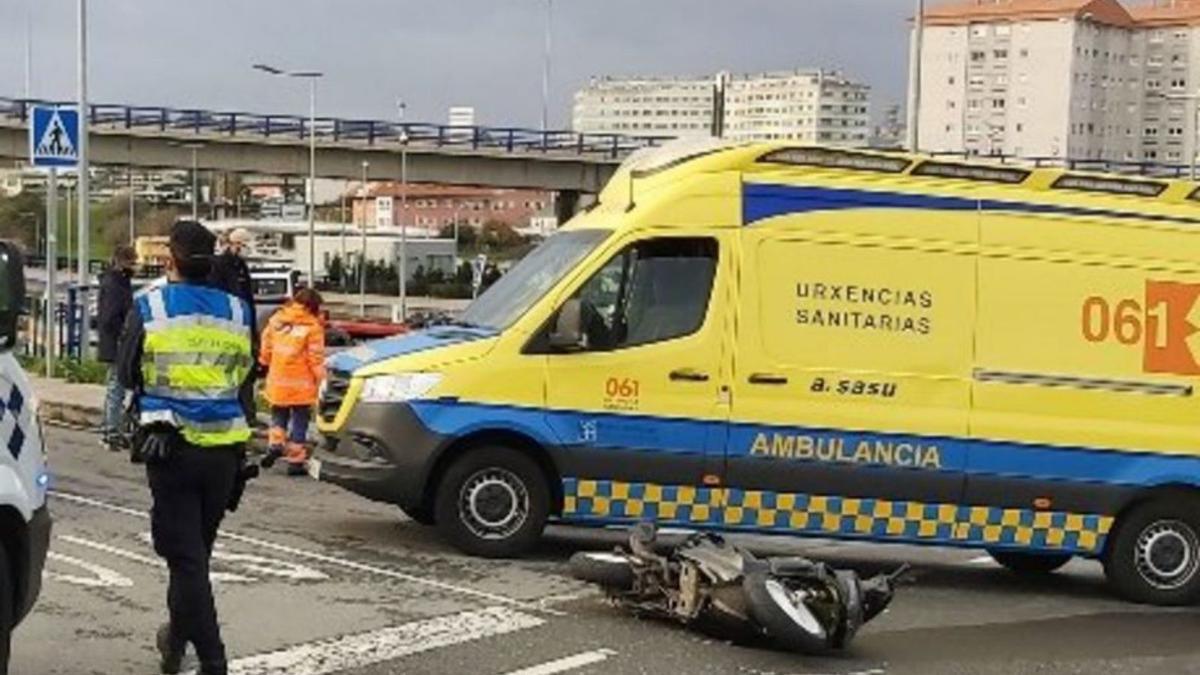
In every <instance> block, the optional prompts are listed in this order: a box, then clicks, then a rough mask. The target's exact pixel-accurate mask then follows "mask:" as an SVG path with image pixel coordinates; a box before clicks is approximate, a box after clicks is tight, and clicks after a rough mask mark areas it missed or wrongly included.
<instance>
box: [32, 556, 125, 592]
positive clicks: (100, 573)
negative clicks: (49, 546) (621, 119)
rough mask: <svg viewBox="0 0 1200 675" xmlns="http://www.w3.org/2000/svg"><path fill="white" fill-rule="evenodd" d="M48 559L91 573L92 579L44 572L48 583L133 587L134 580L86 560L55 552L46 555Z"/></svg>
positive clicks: (99, 586)
mask: <svg viewBox="0 0 1200 675" xmlns="http://www.w3.org/2000/svg"><path fill="white" fill-rule="evenodd" d="M46 559H47V560H52V561H54V562H60V563H66V564H68V565H74V566H76V567H78V568H81V569H83V570H85V571H87V572H91V573H92V576H90V577H81V576H77V575H74V574H63V573H61V572H55V571H54V570H51V569H48V568H47V569H45V570H43V571H42V578H43V579H46V580H47V581H61V582H63V583H65V584H74V585H75V586H83V587H85V588H130V587H131V586H133V579H130V578H129V577H127V576H125V575H123V574H121V573H120V572H117V571H116V570H110V569H108V568H107V567H104V566H101V565H97V564H95V563H90V562H88V561H86V560H80V559H79V558H73V557H71V556H69V555H63V554H62V553H57V552H55V551H49V552H47V553H46Z"/></svg>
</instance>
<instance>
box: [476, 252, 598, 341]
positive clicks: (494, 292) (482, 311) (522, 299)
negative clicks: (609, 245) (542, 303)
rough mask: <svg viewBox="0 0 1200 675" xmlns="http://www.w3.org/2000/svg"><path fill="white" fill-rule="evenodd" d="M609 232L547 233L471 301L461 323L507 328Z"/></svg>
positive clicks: (482, 326)
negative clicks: (541, 242) (543, 238)
mask: <svg viewBox="0 0 1200 675" xmlns="http://www.w3.org/2000/svg"><path fill="white" fill-rule="evenodd" d="M610 234H611V232H610V231H609V230H573V231H570V232H560V233H559V234H556V235H554V236H552V237H550V238H549V239H547V240H546V242H545V243H544V244H542V245H541V246H539V247H537V248H536V249H534V250H533V252H531V253H530V254H529V255H527V256H525V258H524V259H522V260H521V262H519V263H517V264H516V265H515V266H513V268H512V269H511V270H509V271H508V273H507V274H505V275H504V276H502V277H500V280H499V281H497V282H496V283H495V284H493V285H492V287H491V288H489V289H488V290H487V291H486V292H484V294H483V295H481V296H479V299H477V300H476V301H475V302H473V303H471V306H470V307H468V308H467V311H466V312H464V313H463V315H462V317H461V319H460V323H463V324H466V325H471V326H478V327H480V328H488V329H492V330H496V331H501V330H504V329H505V328H508V327H509V326H511V325H512V324H513V323H514V322H515V321H516V320H517V319H519V318H521V315H522V314H524V313H525V312H526V311H528V309H529V308H530V307H532V306H533V304H534V303H535V302H537V301H538V300H539V299H540V298H541V297H542V296H543V295H545V294H546V292H547V291H549V290H550V289H551V288H553V287H554V285H555V284H557V283H558V282H559V280H561V279H562V278H563V276H565V275H566V274H567V272H569V271H571V269H573V268H574V267H575V266H576V265H578V264H579V261H581V260H583V259H584V257H585V256H587V254H588V253H591V252H592V250H594V249H595V248H596V246H597V245H599V244H600V242H602V241H604V240H605V239H606V238H608V236H609V235H610Z"/></svg>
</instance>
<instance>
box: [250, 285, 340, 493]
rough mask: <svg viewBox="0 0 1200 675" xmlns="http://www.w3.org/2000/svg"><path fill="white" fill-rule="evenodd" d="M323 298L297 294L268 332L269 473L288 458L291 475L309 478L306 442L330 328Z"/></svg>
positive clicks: (262, 357)
mask: <svg viewBox="0 0 1200 675" xmlns="http://www.w3.org/2000/svg"><path fill="white" fill-rule="evenodd" d="M320 316H321V295H320V294H319V293H317V292H316V291H315V290H313V289H311V288H302V289H300V290H298V291H296V294H295V295H294V296H293V297H292V299H291V301H290V302H288V303H287V304H286V305H284V306H283V307H282V308H280V309H279V311H277V312H275V314H274V315H273V316H271V319H270V321H268V322H267V326H266V328H265V329H263V332H262V344H261V348H260V349H259V353H258V360H259V363H261V364H262V365H263V367H265V368H266V369H267V384H266V390H265V392H264V393H265V394H266V397H267V402H268V403H270V404H271V430H270V432H269V434H268V437H267V441H268V444H269V447H268V450H267V457H266V458H265V459H264V460H263V462H262V465H263V466H264V467H270V466H272V465H273V464H274V463H275V461H276V460H277V459H279V458H280V457H283V458H284V459H286V461H287V465H288V475H300V474H303V473H304V472H305V467H304V465H305V462H306V461H307V459H308V451H307V449H306V447H305V439H306V438H307V435H308V424H309V421H310V420H311V419H312V410H313V406H314V405H315V404H316V402H317V390H318V389H319V388H320V385H321V379H322V378H323V377H324V376H325V327H324V325H323V324H322V323H321V318H320Z"/></svg>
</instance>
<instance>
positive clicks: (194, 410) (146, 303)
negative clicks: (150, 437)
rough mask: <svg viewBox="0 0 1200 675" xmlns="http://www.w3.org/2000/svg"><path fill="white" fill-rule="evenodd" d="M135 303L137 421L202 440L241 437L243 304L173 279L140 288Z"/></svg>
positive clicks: (245, 432) (244, 433)
mask: <svg viewBox="0 0 1200 675" xmlns="http://www.w3.org/2000/svg"><path fill="white" fill-rule="evenodd" d="M136 307H137V311H138V312H139V313H140V314H141V317H142V322H143V324H144V325H145V328H146V337H145V341H144V343H143V355H142V383H143V392H142V395H141V397H140V399H139V404H140V408H141V416H140V422H141V424H142V425H147V424H152V423H155V422H166V423H167V424H170V425H171V426H173V427H175V428H177V429H178V430H179V432H180V434H181V435H182V436H183V438H184V440H186V441H187V442H188V443H191V444H192V445H198V446H202V447H214V446H222V445H232V444H235V443H244V442H246V441H248V440H249V439H250V426H249V425H248V424H247V423H246V418H245V413H244V412H243V410H242V405H241V402H240V400H239V399H238V388H239V386H240V385H241V383H242V382H243V381H244V380H245V378H246V375H247V374H248V373H249V371H250V368H251V366H252V365H253V360H252V357H251V352H250V342H251V339H252V337H251V330H252V329H251V322H250V321H251V317H250V306H249V305H248V304H247V303H246V302H245V301H244V300H242V299H241V298H237V297H235V296H232V295H230V294H228V293H225V292H223V291H219V290H216V289H213V288H208V287H206V286H197V285H193V284H187V283H172V284H167V285H166V286H163V287H161V288H156V289H154V290H152V291H150V292H148V293H146V294H144V295H141V296H140V297H138V298H137V299H136Z"/></svg>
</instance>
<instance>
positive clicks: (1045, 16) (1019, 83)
mask: <svg viewBox="0 0 1200 675" xmlns="http://www.w3.org/2000/svg"><path fill="white" fill-rule="evenodd" d="M923 20H924V31H923V33H924V35H923V40H922V49H921V53H920V59H921V61H920V72H921V78H920V82H921V89H920V106H919V108H918V110H919V125H918V129H919V144H920V148H921V149H922V150H926V151H953V152H965V153H969V154H980V155H994V154H1004V155H1018V156H1024V157H1053V158H1072V159H1099V160H1110V161H1131V162H1133V161H1136V162H1156V163H1184V162H1186V161H1188V160H1189V158H1190V156H1192V155H1194V154H1195V153H1196V147H1197V145H1196V133H1197V128H1196V114H1195V110H1196V108H1195V106H1196V95H1197V87H1198V85H1200V0H1147V1H1144V2H1133V1H1127V2H1126V3H1124V4H1122V3H1121V2H1118V0H952V1H951V2H948V3H943V4H941V5H935V6H933V7H931V8H929V9H928V10H927V11H926V14H925V16H924V18H923ZM910 86H911V83H910Z"/></svg>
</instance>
